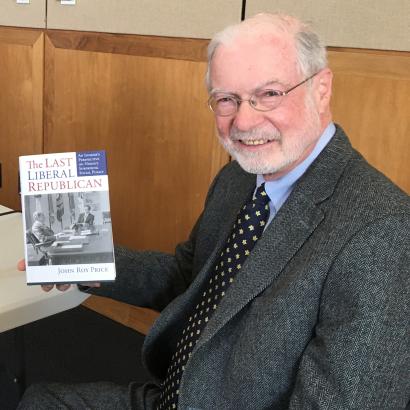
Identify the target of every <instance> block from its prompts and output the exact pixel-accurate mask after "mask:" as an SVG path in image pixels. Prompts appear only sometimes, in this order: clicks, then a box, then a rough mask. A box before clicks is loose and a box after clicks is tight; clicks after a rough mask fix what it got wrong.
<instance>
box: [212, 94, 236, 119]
mask: <svg viewBox="0 0 410 410" xmlns="http://www.w3.org/2000/svg"><path fill="white" fill-rule="evenodd" d="M209 106H210V107H211V109H212V111H213V112H214V113H215V114H216V115H221V116H228V115H232V114H234V113H235V112H236V110H237V107H238V103H237V102H236V100H235V98H233V97H230V96H226V95H225V96H218V97H211V98H210V99H209Z"/></svg>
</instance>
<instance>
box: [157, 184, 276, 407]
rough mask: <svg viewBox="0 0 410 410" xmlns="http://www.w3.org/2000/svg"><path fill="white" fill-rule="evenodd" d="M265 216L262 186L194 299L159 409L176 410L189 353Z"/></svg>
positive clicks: (257, 235)
mask: <svg viewBox="0 0 410 410" xmlns="http://www.w3.org/2000/svg"><path fill="white" fill-rule="evenodd" d="M268 217H269V197H268V195H267V194H266V192H265V184H262V185H261V186H260V187H259V188H258V189H257V190H256V193H255V196H254V197H253V198H251V200H250V201H248V202H247V203H246V204H245V205H244V206H243V207H242V209H241V210H240V211H239V213H238V216H237V219H236V222H235V223H234V225H233V227H232V231H231V233H230V235H229V236H228V239H227V241H226V243H225V245H224V246H223V247H222V248H221V252H220V254H219V256H218V258H217V260H216V262H215V265H214V266H213V268H212V270H211V271H210V273H209V279H208V282H207V284H206V286H205V287H204V289H203V290H202V292H201V293H200V294H199V295H198V296H197V301H196V303H194V306H195V307H194V309H193V310H192V312H191V314H190V315H189V318H188V319H187V321H186V323H185V326H184V327H183V331H182V334H181V335H180V338H179V341H178V343H177V345H176V348H175V352H174V354H173V356H172V357H171V363H170V366H169V367H168V371H167V375H166V378H165V381H164V383H163V385H162V386H161V394H160V399H159V403H158V405H157V409H158V410H163V409H176V408H177V405H178V396H179V385H180V382H181V376H182V373H183V372H184V370H185V365H186V363H187V362H188V360H189V358H190V356H191V353H192V350H193V349H194V347H195V344H196V343H197V341H198V340H199V338H200V336H201V334H202V332H203V330H204V329H205V326H206V325H207V323H208V321H209V320H210V318H211V316H212V314H213V313H214V312H215V310H216V309H217V307H218V304H219V302H220V300H221V299H222V298H223V297H224V296H225V294H226V292H227V291H228V288H229V286H230V285H231V283H232V282H233V281H234V279H235V275H236V274H237V273H238V272H239V271H240V270H241V268H242V266H243V264H244V262H245V260H246V258H247V257H248V255H249V254H250V253H251V251H252V249H253V247H254V246H255V244H256V242H257V240H258V239H259V238H260V237H261V235H262V233H263V230H264V228H265V225H266V222H267V220H268Z"/></svg>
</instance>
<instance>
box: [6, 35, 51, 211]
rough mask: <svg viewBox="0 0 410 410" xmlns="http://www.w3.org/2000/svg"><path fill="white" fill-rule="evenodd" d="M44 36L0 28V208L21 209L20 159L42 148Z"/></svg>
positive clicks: (36, 152)
mask: <svg viewBox="0 0 410 410" xmlns="http://www.w3.org/2000/svg"><path fill="white" fill-rule="evenodd" d="M43 37H44V36H43V33H42V32H41V31H36V30H25V29H11V28H0V61H1V68H0V90H1V98H0V163H1V171H2V184H1V187H0V204H1V205H4V206H7V207H9V208H12V209H21V205H20V197H19V195H18V156H19V155H27V154H39V153H41V152H42V147H43V52H44V44H43Z"/></svg>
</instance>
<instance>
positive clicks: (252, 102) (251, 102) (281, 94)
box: [208, 71, 319, 117]
mask: <svg viewBox="0 0 410 410" xmlns="http://www.w3.org/2000/svg"><path fill="white" fill-rule="evenodd" d="M318 73H319V71H318V72H316V73H314V74H312V75H311V76H310V77H308V78H305V79H304V80H303V81H301V82H300V83H297V84H296V85H294V86H293V87H291V88H289V89H287V90H286V91H278V90H274V89H266V90H265V91H274V92H275V93H277V95H275V97H285V96H287V95H288V94H289V93H290V92H291V91H293V90H294V89H296V88H298V87H299V86H301V85H302V84H305V83H306V82H308V81H309V80H311V79H312V78H313V77H314V76H315V75H317V74H318ZM221 94H222V95H225V96H229V97H230V98H232V100H234V101H235V102H236V109H235V111H234V112H232V113H231V114H218V113H216V112H215V111H214V109H213V108H212V100H214V99H215V98H214V96H213V95H211V96H210V97H209V98H208V107H209V108H210V110H211V111H212V112H213V113H214V114H215V115H217V116H218V117H230V116H231V115H234V114H236V113H237V112H238V110H239V106H240V105H241V104H242V103H243V102H247V103H249V105H250V106H251V107H252V108H253V109H254V110H256V111H260V112H268V111H273V110H274V109H276V108H278V107H279V105H280V103H281V101H282V99H279V103H278V105H276V106H275V107H273V108H268V109H264V108H262V109H261V108H257V107H256V106H255V104H256V103H257V101H256V100H255V95H254V94H252V95H251V98H249V99H242V98H239V97H238V96H236V95H233V94H228V93H226V94H224V93H221Z"/></svg>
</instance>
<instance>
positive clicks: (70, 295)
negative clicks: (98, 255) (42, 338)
mask: <svg viewBox="0 0 410 410" xmlns="http://www.w3.org/2000/svg"><path fill="white" fill-rule="evenodd" d="M7 211H11V209H9V208H6V207H4V206H2V205H0V214H1V213H3V212H7ZM22 258H24V241H23V224H22V216H21V214H20V213H14V214H9V215H3V216H0V332H4V331H6V330H9V329H13V328H15V327H18V326H21V325H24V324H26V323H30V322H33V321H35V320H38V319H42V318H44V317H47V316H50V315H53V314H55V313H59V312H62V311H64V310H67V309H71V308H73V307H75V306H78V305H79V304H80V303H81V302H83V301H84V300H85V299H87V298H88V297H89V295H88V294H86V293H82V292H80V291H79V290H78V289H77V287H76V286H71V288H70V289H69V290H67V291H66V292H60V291H58V290H57V289H55V288H54V289H53V290H51V291H50V292H44V291H43V290H42V289H41V287H40V286H39V285H33V286H28V285H27V284H26V277H25V272H19V271H18V270H17V268H16V265H17V261H19V260H20V259H22Z"/></svg>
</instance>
